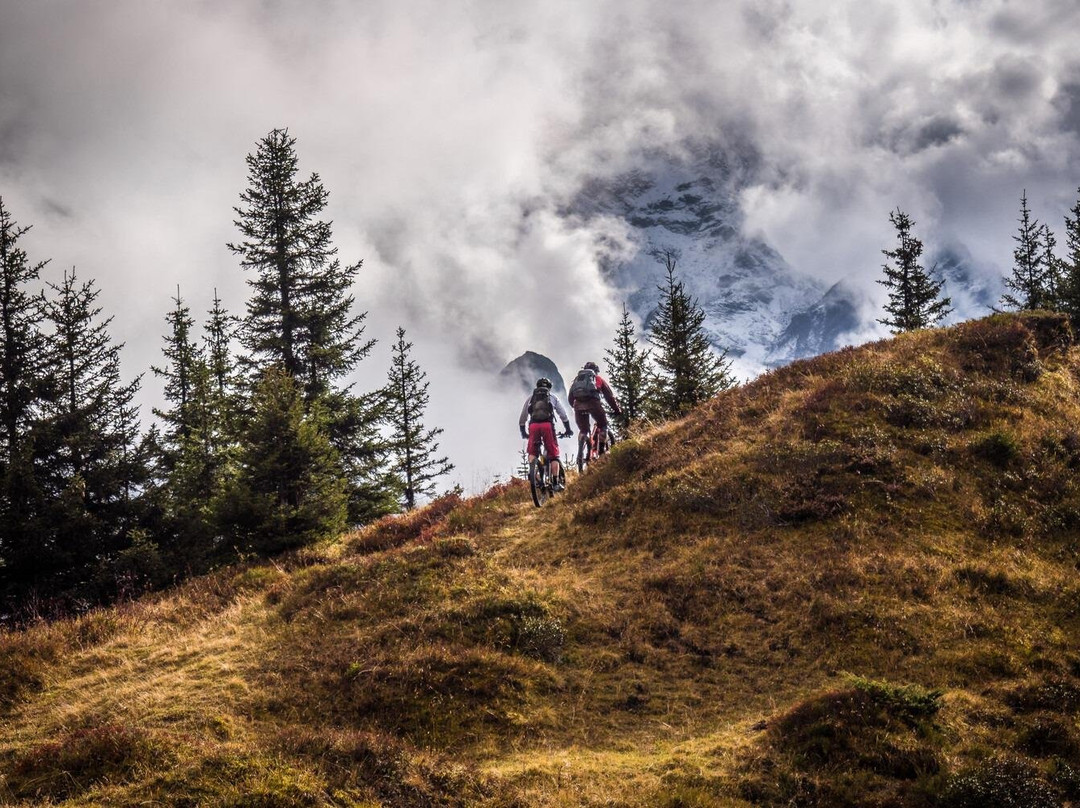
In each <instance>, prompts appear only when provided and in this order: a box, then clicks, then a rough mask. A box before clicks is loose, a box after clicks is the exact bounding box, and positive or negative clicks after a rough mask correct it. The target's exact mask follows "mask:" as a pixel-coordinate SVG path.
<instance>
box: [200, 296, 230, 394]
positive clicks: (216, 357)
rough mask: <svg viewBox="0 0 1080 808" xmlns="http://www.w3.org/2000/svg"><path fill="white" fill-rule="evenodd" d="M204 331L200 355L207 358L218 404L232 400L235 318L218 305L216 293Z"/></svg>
mask: <svg viewBox="0 0 1080 808" xmlns="http://www.w3.org/2000/svg"><path fill="white" fill-rule="evenodd" d="M207 316H208V319H207V321H206V325H205V327H204V329H203V351H204V352H205V355H206V364H207V370H208V371H209V373H210V381H211V384H212V386H213V388H214V392H215V393H216V394H217V396H218V398H219V399H220V400H221V401H228V400H229V399H231V398H232V395H233V391H234V390H235V386H236V361H235V360H234V359H233V353H232V341H233V337H234V335H235V334H236V327H237V321H236V318H235V317H234V316H233V315H231V314H229V312H228V311H226V310H225V308H224V307H223V306H222V305H221V298H219V297H218V291H217V289H215V290H214V305H213V308H211V309H210V310H209V311H208V312H207Z"/></svg>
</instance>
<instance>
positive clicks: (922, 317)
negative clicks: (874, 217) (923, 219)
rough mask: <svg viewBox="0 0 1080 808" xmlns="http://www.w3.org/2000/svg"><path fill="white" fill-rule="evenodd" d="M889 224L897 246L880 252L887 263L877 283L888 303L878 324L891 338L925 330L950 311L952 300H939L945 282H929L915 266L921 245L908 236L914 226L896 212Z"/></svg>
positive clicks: (912, 222)
mask: <svg viewBox="0 0 1080 808" xmlns="http://www.w3.org/2000/svg"><path fill="white" fill-rule="evenodd" d="M889 221H890V222H892V224H893V227H895V228H896V237H897V240H898V241H899V244H897V246H896V248H895V249H892V250H882V251H881V252H882V254H883V255H884V256H885V257H886V258H887V259H889V260H888V261H886V263H885V264H884V265H883V266H882V271H883V272H884V274H885V278H884V279H883V280H879V281H878V283H880V284H881V285H882V286H885V287H886V288H887V289H888V290H889V302H888V303H887V304H886V305H885V312H886V314H887V315H888V316H887V317H884V318H882V319H880V320H878V322H879V323H881V324H882V325H886V326H888V327H889V328H891V329H892V330H893V333H894V334H899V333H901V332H903V331H914V330H915V329H918V328H929V327H930V326H933V325H936V324H937V323H938V322H940V321H941V320H942V318H944V317H945V316H946V315H948V313H949V312H950V311H952V307H951V305H950V304H951V303H952V300H951V299H950V298H947V297H942V296H941V290H942V288H943V287H944V285H945V281H944V280H935V279H934V278H932V277H931V275H930V273H929V272H927V271H926V269H924V268H923V265H922V264H921V263H919V259H920V258H921V257H922V252H923V243H922V241H920V240H919V239H917V238H916V237H915V236H914V235H913V234H912V232H911V228H912V227H913V226H914V224H915V222H914V221H912V219H911V217H910V216H908V215H907V214H906V213H904V212H903V211H902V210H900V209H899V208H897V209H896V210H895V211H893V212H892V213H890V214H889Z"/></svg>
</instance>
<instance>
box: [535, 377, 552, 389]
mask: <svg viewBox="0 0 1080 808" xmlns="http://www.w3.org/2000/svg"><path fill="white" fill-rule="evenodd" d="M536 386H537V387H543V388H545V389H547V390H550V389H551V379H549V378H547V377H546V376H541V377H540V378H539V379H537V380H536Z"/></svg>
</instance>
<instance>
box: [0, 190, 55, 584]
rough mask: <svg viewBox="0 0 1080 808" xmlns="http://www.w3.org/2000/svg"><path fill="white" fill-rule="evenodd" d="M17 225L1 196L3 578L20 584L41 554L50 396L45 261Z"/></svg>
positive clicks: (0, 546)
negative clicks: (39, 435)
mask: <svg viewBox="0 0 1080 808" xmlns="http://www.w3.org/2000/svg"><path fill="white" fill-rule="evenodd" d="M29 229H30V228H29V227H19V226H17V225H16V223H15V221H14V219H12V217H11V215H10V214H9V213H8V211H7V208H6V207H5V206H4V201H3V198H0V575H2V576H3V577H7V578H9V580H10V581H16V580H19V579H21V578H25V577H26V576H25V575H24V574H23V572H24V567H25V566H26V565H27V564H28V563H31V562H32V560H33V559H34V557H35V555H37V554H38V553H39V552H40V548H39V543H40V537H39V536H37V535H36V533H35V530H34V525H35V522H36V519H37V516H38V512H39V510H40V506H41V496H40V492H39V487H38V482H37V479H36V475H35V473H34V467H33V455H34V432H35V430H36V428H37V423H38V418H39V414H40V408H41V405H42V403H43V397H44V396H45V395H46V392H47V384H48V379H47V364H46V362H45V357H46V354H47V350H46V345H47V343H46V340H45V336H44V334H43V333H42V330H41V322H42V320H43V318H44V313H43V305H44V300H43V298H42V296H41V294H40V293H39V292H36V291H33V290H32V288H31V287H32V286H33V285H34V284H36V283H37V282H38V278H39V276H40V272H41V270H42V268H43V267H44V266H45V262H39V263H37V264H32V263H30V261H29V260H28V258H27V255H26V252H25V250H23V249H22V248H21V247H20V246H19V239H20V238H21V237H22V236H23V235H24V234H25V233H26V232H27V231H28V230H29Z"/></svg>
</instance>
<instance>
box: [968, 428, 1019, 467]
mask: <svg viewBox="0 0 1080 808" xmlns="http://www.w3.org/2000/svg"><path fill="white" fill-rule="evenodd" d="M970 449H971V453H972V454H973V455H975V456H976V457H981V458H983V459H984V460H988V461H990V462H991V463H993V464H994V465H995V466H998V467H999V468H1005V467H1006V466H1008V465H1009V464H1010V463H1011V462H1012V461H1013V460H1015V459H1016V458H1018V457H1019V456H1020V442H1019V441H1018V440H1017V439H1016V436H1015V435H1013V434H1012V433H1011V432H1009V431H1007V430H1004V429H999V430H996V431H994V432H991V433H989V434H988V435H985V436H984V437H982V438H979V439H978V440H975V441H972V442H971V444H970Z"/></svg>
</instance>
